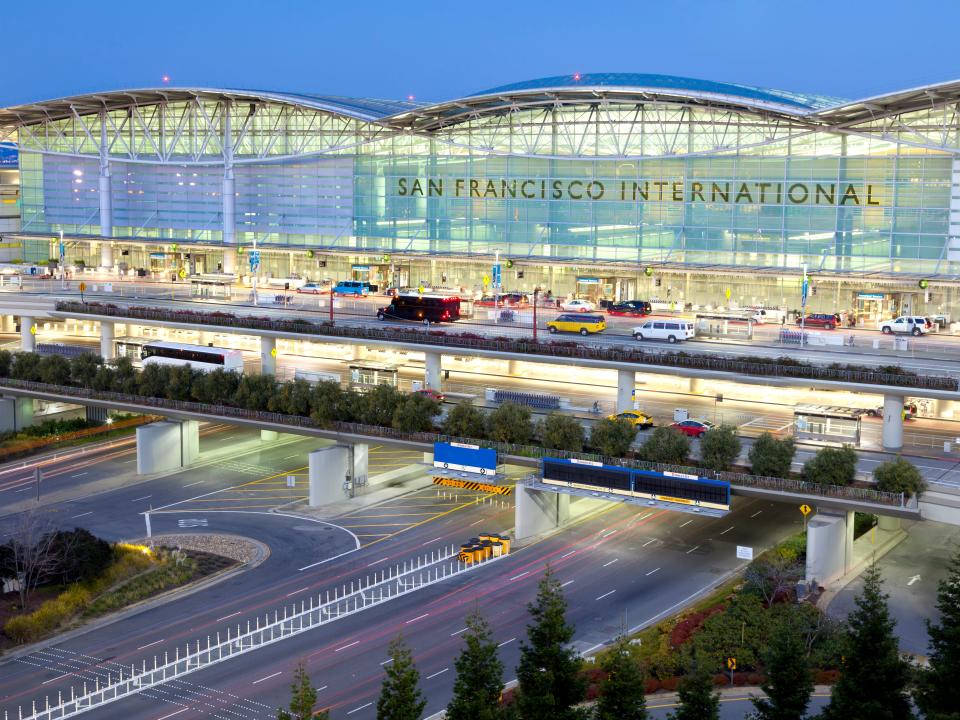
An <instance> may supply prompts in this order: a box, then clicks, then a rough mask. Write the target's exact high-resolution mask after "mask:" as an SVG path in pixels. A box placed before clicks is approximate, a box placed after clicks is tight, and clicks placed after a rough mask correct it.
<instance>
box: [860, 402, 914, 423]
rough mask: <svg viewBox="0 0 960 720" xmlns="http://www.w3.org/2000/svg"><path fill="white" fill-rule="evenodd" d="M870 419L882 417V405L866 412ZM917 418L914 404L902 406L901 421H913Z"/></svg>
mask: <svg viewBox="0 0 960 720" xmlns="http://www.w3.org/2000/svg"><path fill="white" fill-rule="evenodd" d="M867 415H869V416H870V417H878V418H882V417H883V405H881V406H879V407H875V408H870V409H869V410H867ZM916 416H917V404H916V403H914V402H911V403H904V404H903V419H904V420H913V419H914V418H915V417H916Z"/></svg>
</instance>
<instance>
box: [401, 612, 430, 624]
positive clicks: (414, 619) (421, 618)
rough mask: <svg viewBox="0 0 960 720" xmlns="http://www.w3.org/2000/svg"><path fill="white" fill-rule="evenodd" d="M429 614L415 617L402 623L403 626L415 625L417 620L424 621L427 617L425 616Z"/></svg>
mask: <svg viewBox="0 0 960 720" xmlns="http://www.w3.org/2000/svg"><path fill="white" fill-rule="evenodd" d="M429 614H430V613H424V614H423V615H417V617H415V618H413V619H412V620H407V621H406V622H405V623H404V625H409V624H410V623H415V622H416V621H417V620H423V619H424V618H425V617H427V615H429Z"/></svg>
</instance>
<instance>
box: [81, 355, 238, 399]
mask: <svg viewBox="0 0 960 720" xmlns="http://www.w3.org/2000/svg"><path fill="white" fill-rule="evenodd" d="M71 370H72V368H71ZM221 372H222V371H221ZM207 374H208V375H209V374H211V373H207ZM232 374H235V373H232ZM113 389H114V390H116V391H117V392H122V393H130V394H135V393H136V392H137V369H136V368H135V367H134V366H133V361H132V360H131V359H130V358H128V357H121V358H117V359H116V360H114V362H113ZM220 397H228V396H224V395H221V396H220Z"/></svg>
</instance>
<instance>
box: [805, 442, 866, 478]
mask: <svg viewBox="0 0 960 720" xmlns="http://www.w3.org/2000/svg"><path fill="white" fill-rule="evenodd" d="M856 477H857V453H856V451H854V449H853V448H852V447H850V446H849V445H844V446H843V447H839V448H832V447H825V448H821V449H820V450H818V451H817V454H816V455H814V456H813V457H812V458H810V459H809V460H807V462H806V463H804V466H803V479H804V480H806V481H807V482H815V483H820V484H821V485H850V484H851V483H852V482H853V481H854V480H855V479H856Z"/></svg>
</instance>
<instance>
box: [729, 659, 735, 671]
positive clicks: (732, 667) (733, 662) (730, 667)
mask: <svg viewBox="0 0 960 720" xmlns="http://www.w3.org/2000/svg"><path fill="white" fill-rule="evenodd" d="M736 669H737V659H736V658H727V670H736Z"/></svg>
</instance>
